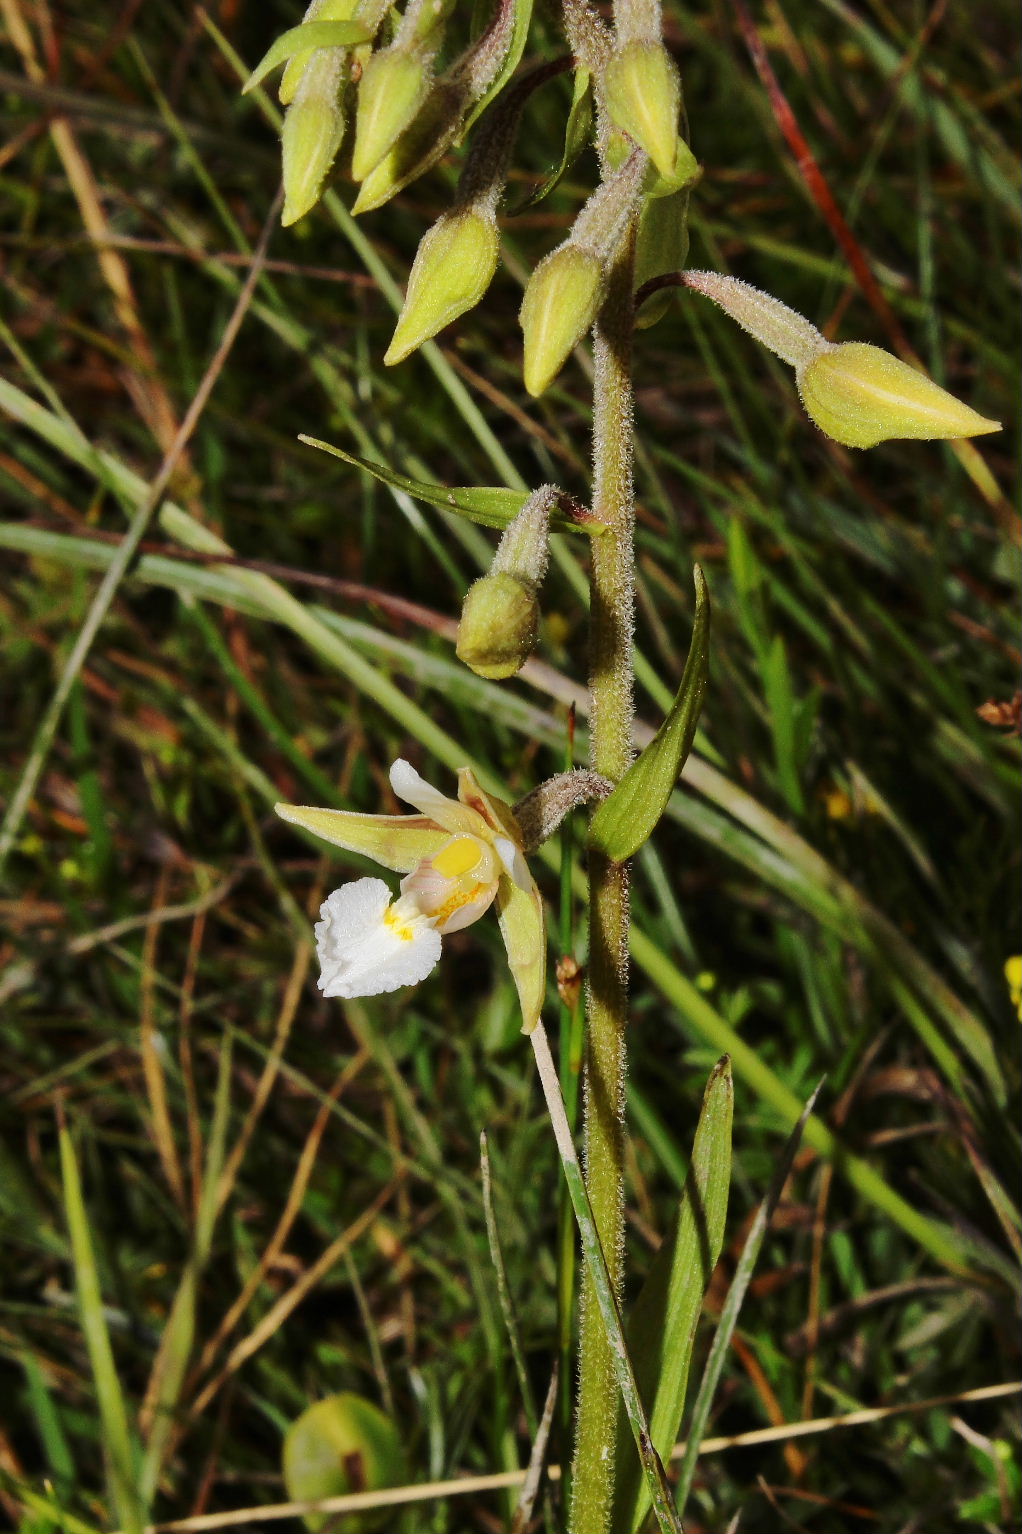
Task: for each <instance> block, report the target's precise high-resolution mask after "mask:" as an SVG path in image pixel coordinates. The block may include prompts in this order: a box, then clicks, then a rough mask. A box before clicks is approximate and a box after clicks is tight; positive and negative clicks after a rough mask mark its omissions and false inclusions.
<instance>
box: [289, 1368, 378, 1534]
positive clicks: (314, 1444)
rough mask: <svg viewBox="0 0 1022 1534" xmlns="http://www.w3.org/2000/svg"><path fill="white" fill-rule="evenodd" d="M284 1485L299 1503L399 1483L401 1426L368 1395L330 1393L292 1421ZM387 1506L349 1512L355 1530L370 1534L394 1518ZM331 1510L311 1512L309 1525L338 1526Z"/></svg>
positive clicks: (348, 1521) (347, 1527)
mask: <svg viewBox="0 0 1022 1534" xmlns="http://www.w3.org/2000/svg"><path fill="white" fill-rule="evenodd" d="M283 1461H284V1463H283V1470H284V1485H285V1487H286V1488H287V1494H288V1496H289V1497H290V1498H291V1499H292V1500H293V1501H295V1502H316V1501H319V1500H320V1499H321V1498H326V1497H337V1496H345V1495H346V1494H348V1493H350V1492H356V1491H382V1490H383V1489H385V1488H387V1487H391V1486H400V1485H401V1483H402V1482H403V1481H404V1480H405V1477H406V1474H407V1465H406V1462H405V1455H404V1451H403V1449H402V1445H401V1438H400V1435H399V1433H398V1429H397V1425H396V1423H395V1422H394V1421H393V1419H392V1418H391V1417H387V1416H385V1415H384V1413H383V1412H382V1411H380V1409H379V1407H378V1406H374V1405H373V1403H372V1401H367V1400H366V1399H365V1397H364V1396H357V1395H352V1394H351V1393H349V1392H345V1393H343V1394H342V1395H335V1396H327V1398H326V1400H324V1401H317V1402H316V1403H315V1405H313V1406H310V1407H308V1408H307V1409H306V1410H305V1411H303V1412H302V1415H301V1416H300V1417H298V1418H297V1419H296V1421H294V1422H292V1424H291V1426H290V1427H289V1428H288V1430H287V1435H286V1437H285V1439H284V1453H283ZM390 1521H391V1520H390V1515H389V1512H388V1509H387V1508H383V1509H377V1510H376V1511H375V1512H367V1513H357V1514H356V1513H351V1514H345V1517H344V1527H345V1530H346V1531H347V1530H350V1531H351V1534H371V1531H372V1530H375V1529H379V1528H382V1527H384V1526H385V1525H386V1524H387V1523H388V1522H390ZM335 1522H336V1519H335V1517H333V1516H331V1515H330V1514H329V1513H308V1514H306V1516H305V1526H306V1528H308V1529H310V1530H312V1531H313V1534H316V1531H318V1530H320V1529H325V1528H326V1527H327V1526H328V1525H329V1526H331V1527H332V1526H333V1524H334V1523H335Z"/></svg>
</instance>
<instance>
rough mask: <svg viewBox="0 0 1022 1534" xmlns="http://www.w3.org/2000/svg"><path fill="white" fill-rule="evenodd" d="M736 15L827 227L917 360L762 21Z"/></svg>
mask: <svg viewBox="0 0 1022 1534" xmlns="http://www.w3.org/2000/svg"><path fill="white" fill-rule="evenodd" d="M735 12H736V14H737V17H738V25H739V26H740V27H741V29H742V36H743V37H744V38H745V43H746V46H747V48H748V50H749V52H750V54H751V55H752V62H753V63H754V64H755V66H756V73H757V74H758V75H759V78H760V80H761V81H762V82H763V86H764V89H765V90H766V93H767V96H768V97H769V99H770V106H771V108H772V110H773V114H774V121H775V122H776V123H777V126H778V127H779V128H780V130H781V132H782V134H783V135H784V138H785V141H786V143H787V145H788V148H789V149H790V150H791V152H792V154H793V155H794V157H795V163H796V165H797V166H798V169H799V174H800V175H801V177H802V180H803V181H804V182H805V184H806V187H807V188H808V191H809V194H810V196H811V197H812V199H813V201H814V202H815V204H816V206H817V207H818V208H819V210H820V213H821V214H822V216H823V220H824V222H825V224H826V225H827V228H828V229H829V230H830V232H831V234H832V235H833V236H834V238H835V240H837V242H838V244H839V245H840V247H841V249H842V250H843V251H844V254H845V258H846V260H847V261H848V265H849V266H850V267H851V269H852V272H853V273H854V276H855V280H856V282H857V283H858V284H859V287H860V288H861V289H862V292H863V296H864V297H865V298H866V300H867V302H868V303H869V305H870V307H871V308H872V309H873V310H874V311H875V313H876V315H877V317H878V318H879V320H880V322H881V324H882V325H883V327H884V329H885V330H886V332H887V335H888V337H889V339H890V341H891V344H892V346H893V347H894V349H895V351H897V352H898V353H899V354H900V355H901V356H902V357H904V359H905V360H906V362H910V361H913V360H915V353H914V351H913V349H912V347H911V346H910V345H909V342H908V338H907V337H906V335H905V332H904V331H903V330H902V328H901V325H900V324H899V322H898V318H897V316H896V315H895V313H894V310H893V309H892V308H891V306H890V304H889V303H888V302H887V299H886V297H885V296H884V293H883V291H882V289H881V287H880V284H879V283H878V282H877V280H876V278H875V277H874V275H873V272H872V270H871V268H870V265H869V262H868V261H867V260H866V256H865V253H864V251H863V249H862V246H861V245H860V244H859V242H858V240H857V239H856V238H855V235H854V234H853V233H852V231H851V229H850V228H849V227H848V222H847V220H846V219H845V216H844V214H843V213H842V212H841V209H840V208H839V207H838V205H837V202H836V200H835V198H834V194H833V192H832V191H831V189H830V187H829V185H828V184H827V180H826V177H825V176H824V174H823V172H822V170H821V169H820V166H819V163H818V162H817V159H816V156H815V155H814V154H813V151H812V150H811V149H810V147H809V143H808V140H807V139H806V136H805V134H804V133H803V132H802V129H801V128H800V127H799V125H798V122H797V120H796V118H795V114H794V112H793V111H792V109H791V105H790V103H789V101H788V98H787V96H785V94H784V92H783V90H782V89H781V86H780V82H779V81H778V79H777V76H776V75H775V74H774V68H773V65H772V64H771V62H770V59H769V57H768V55H767V51H766V46H765V44H764V42H763V39H762V37H760V35H759V31H758V30H757V27H756V23H755V22H754V21H753V19H752V16H751V14H750V12H749V8H748V5H747V4H746V0H735Z"/></svg>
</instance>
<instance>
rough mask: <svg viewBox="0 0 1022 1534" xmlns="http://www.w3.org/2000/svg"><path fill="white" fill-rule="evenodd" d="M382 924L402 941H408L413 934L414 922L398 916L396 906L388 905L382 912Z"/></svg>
mask: <svg viewBox="0 0 1022 1534" xmlns="http://www.w3.org/2000/svg"><path fill="white" fill-rule="evenodd" d="M383 925H384V926H385V927H389V928H390V930H391V932H393V934H394V936H395V937H399V938H400V939H401V941H402V943H410V942H411V941H412V938H413V937H414V936H415V926H414V923H412V922H410V921H405V919H404V917H403V916H399V915H398V913H397V908H396V906H393V905H389V906H388V907H387V909H386V910H385V911H384V913H383Z"/></svg>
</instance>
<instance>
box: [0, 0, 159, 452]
mask: <svg viewBox="0 0 1022 1534" xmlns="http://www.w3.org/2000/svg"><path fill="white" fill-rule="evenodd" d="M38 4H39V5H40V6H42V8H43V14H44V17H45V18H46V20H47V22H48V15H47V12H46V7H45V0H38ZM0 12H2V14H3V17H4V20H5V22H6V24H7V31H8V34H9V36H10V39H11V42H12V43H13V44H14V47H15V49H16V50H17V52H18V54H19V55H20V57H21V61H22V64H23V65H24V68H25V73H26V74H27V75H28V77H29V79H30V80H32V81H33V82H34V83H35V84H37V85H40V84H44V83H45V82H46V79H47V75H46V70H45V69H44V67H43V65H42V63H41V62H40V59H39V54H38V50H37V48H36V45H35V40H34V39H33V37H32V33H31V30H30V28H29V26H28V23H27V22H26V20H25V17H24V15H23V12H22V7H21V3H20V0H0ZM49 128H50V137H51V138H52V140H53V147H54V148H55V149H56V151H57V154H58V155H59V157H60V162H61V164H62V165H63V167H64V173H65V175H66V176H67V179H68V184H69V186H70V187H71V190H72V192H73V193H74V197H75V200H76V202H77V203H78V209H79V212H80V213H81V215H82V223H83V224H84V226H85V230H86V233H87V234H88V236H89V239H90V241H91V242H93V243H94V245H95V249H96V259H97V261H98V262H99V269H100V271H101V273H102V275H103V280H104V281H105V283H106V285H107V287H108V288H109V289H110V294H111V297H112V298H113V303H114V312H115V314H116V316H117V322H118V324H119V325H120V326H121V328H122V329H123V331H124V333H125V335H126V336H127V338H128V340H129V342H130V343H131V350H132V352H133V353H134V355H135V357H136V358H137V359H138V366H137V368H136V369H134V370H133V371H132V372H130V373H128V374H126V375H125V377H124V380H123V381H124V385H125V388H126V389H127V391H128V394H129V396H130V397H131V400H132V403H133V404H134V406H135V408H136V410H137V411H138V413H139V415H140V416H141V417H142V419H143V421H145V423H146V425H147V426H148V428H149V430H150V431H151V432H152V434H153V437H154V438H155V440H156V441H157V443H158V444H159V446H160V449H161V451H162V452H164V453H169V451H170V449H171V446H172V445H173V442H174V438H175V436H176V435H177V430H178V422H177V415H176V412H175V410H174V407H173V405H172V404H171V401H170V396H169V395H168V393H167V391H166V389H165V388H164V387H163V384H162V382H161V380H160V377H159V371H158V369H157V366H156V357H155V355H154V353H153V349H152V346H151V345H150V343H149V337H148V335H147V334H146V331H145V327H144V326H143V324H142V321H141V319H140V318H139V312H138V305H137V303H136V301H135V294H134V290H133V288H132V285H131V277H130V274H129V272H128V268H127V264H126V263H125V261H124V259H123V258H122V256H121V255H120V254H119V253H118V251H117V250H116V249H115V248H114V247H113V246H112V245H111V243H110V227H109V225H108V223H107V221H106V215H105V213H104V211H103V204H102V201H101V199H100V196H99V192H98V190H97V187H96V179H95V177H94V176H93V174H92V167H91V166H90V164H89V162H88V160H87V159H86V157H85V155H84V153H83V152H82V149H81V147H80V145H79V143H78V140H77V139H76V138H75V135H74V133H73V132H72V129H71V125H70V123H69V122H68V120H67V118H65V117H54V118H52V120H51V121H50V125H49ZM179 461H180V462H181V463H182V466H184V464H185V462H186V460H185V458H184V454H183V452H182V454H181V456H180V460H179Z"/></svg>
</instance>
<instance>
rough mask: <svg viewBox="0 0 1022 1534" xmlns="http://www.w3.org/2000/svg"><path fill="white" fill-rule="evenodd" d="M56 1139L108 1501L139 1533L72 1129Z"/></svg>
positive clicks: (122, 1408) (124, 1423) (139, 1512)
mask: <svg viewBox="0 0 1022 1534" xmlns="http://www.w3.org/2000/svg"><path fill="white" fill-rule="evenodd" d="M58 1140H59V1146H60V1170H61V1178H62V1182H63V1188H64V1212H65V1216H66V1218H67V1228H68V1235H69V1237H70V1241H71V1263H72V1267H73V1269H74V1277H75V1290H76V1293H77V1297H78V1314H79V1316H80V1318H81V1323H82V1333H83V1335H84V1337H85V1346H86V1350H87V1352H88V1355H89V1366H90V1369H91V1372H92V1388H93V1390H94V1392H95V1399H96V1408H97V1410H98V1413H99V1421H100V1425H101V1427H102V1435H103V1444H104V1450H105V1461H106V1468H107V1480H108V1484H109V1486H110V1491H111V1499H110V1500H111V1502H112V1503H113V1505H114V1507H115V1509H116V1511H117V1516H118V1519H119V1521H120V1523H121V1527H122V1530H123V1534H141V1531H142V1527H143V1524H144V1523H145V1517H144V1509H143V1507H142V1502H141V1498H140V1495H139V1491H138V1479H137V1476H136V1473H135V1452H134V1446H133V1443H132V1435H131V1429H130V1427H129V1425H128V1408H127V1405H126V1403H125V1398H124V1393H123V1391H122V1389H121V1381H120V1377H119V1375H118V1373H117V1365H116V1363H115V1361H114V1354H113V1348H112V1347H111V1345H110V1333H109V1331H108V1330H107V1324H106V1312H105V1310H104V1309H103V1294H102V1290H101V1288H100V1278H99V1269H98V1266H97V1263H96V1255H95V1252H94V1250H93V1246H92V1236H91V1234H90V1230H89V1215H88V1211H87V1210H86V1208H85V1200H84V1198H83V1197H82V1184H81V1178H80V1176H79V1172H78V1161H77V1158H76V1156H75V1150H74V1145H73V1143H72V1141H71V1134H70V1131H69V1130H68V1128H67V1126H66V1125H65V1124H61V1125H60V1128H59V1131H58Z"/></svg>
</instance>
